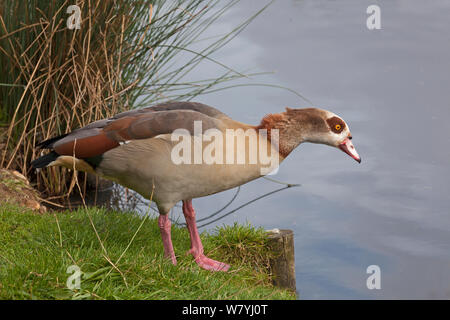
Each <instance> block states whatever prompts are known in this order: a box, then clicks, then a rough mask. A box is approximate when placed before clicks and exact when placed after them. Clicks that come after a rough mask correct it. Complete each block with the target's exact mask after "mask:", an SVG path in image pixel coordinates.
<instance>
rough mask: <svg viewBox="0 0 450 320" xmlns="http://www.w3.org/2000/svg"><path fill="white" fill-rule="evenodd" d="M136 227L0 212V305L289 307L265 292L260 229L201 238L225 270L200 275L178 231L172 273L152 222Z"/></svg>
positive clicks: (124, 217) (89, 213)
mask: <svg viewBox="0 0 450 320" xmlns="http://www.w3.org/2000/svg"><path fill="white" fill-rule="evenodd" d="M90 219H92V222H93V224H94V226H95V230H96V231H97V233H98V237H97V234H96V232H95V231H94V228H93V226H92V224H91V222H90V221H91V220H90ZM142 221H143V219H142V218H140V217H139V216H137V215H136V214H133V213H120V212H114V211H108V210H104V209H97V208H90V209H88V210H83V209H80V210H77V211H67V212H60V213H47V214H44V215H39V214H35V213H32V212H31V211H28V210H26V209H23V208H21V207H18V206H14V205H9V204H5V205H2V206H1V207H0V299H295V295H294V293H292V292H290V291H286V290H282V289H279V288H275V287H273V286H272V285H271V282H270V277H269V274H268V271H267V268H266V266H267V262H268V259H269V257H270V252H269V250H268V249H267V246H266V241H267V240H266V238H265V236H264V231H263V230H262V229H255V228H253V227H250V226H242V225H234V226H232V227H223V228H219V229H217V230H216V231H215V232H213V233H212V234H206V233H203V234H202V240H203V243H204V246H205V252H206V253H207V254H208V255H209V256H210V257H211V258H215V259H218V260H221V261H224V262H228V263H231V264H232V267H231V269H230V271H229V272H227V273H223V272H209V271H205V270H202V269H200V268H199V267H198V266H197V265H196V264H195V262H194V261H193V258H192V256H190V255H189V256H186V255H185V252H186V251H187V250H188V249H189V246H190V243H189V234H188V232H187V231H186V229H185V228H176V227H172V238H173V243H174V248H175V252H176V254H177V259H178V265H177V266H173V265H172V264H171V263H169V262H168V261H167V260H166V259H164V258H163V255H162V252H163V248H162V243H161V240H160V234H159V228H158V225H157V221H156V219H154V218H149V219H146V220H145V221H144V222H143V223H142ZM141 224H142V227H141V228H140V229H139V231H138V232H137V230H138V228H139V226H140V225H141ZM135 234H136V236H135V237H134V239H133V240H132V238H133V235H135ZM99 238H100V240H101V242H100V240H99ZM131 240H132V241H131ZM102 245H103V247H104V249H102ZM127 247H128V249H127ZM120 257H121V258H120ZM118 260H119V261H118ZM109 261H110V262H109ZM117 261H118V262H117ZM71 265H77V266H79V267H80V269H81V271H82V272H83V276H82V277H81V288H80V289H79V290H77V289H73V290H70V289H68V288H67V285H66V282H67V280H68V277H69V276H71V274H70V273H66V272H67V268H68V267H69V266H71ZM112 265H114V267H113V266H112Z"/></svg>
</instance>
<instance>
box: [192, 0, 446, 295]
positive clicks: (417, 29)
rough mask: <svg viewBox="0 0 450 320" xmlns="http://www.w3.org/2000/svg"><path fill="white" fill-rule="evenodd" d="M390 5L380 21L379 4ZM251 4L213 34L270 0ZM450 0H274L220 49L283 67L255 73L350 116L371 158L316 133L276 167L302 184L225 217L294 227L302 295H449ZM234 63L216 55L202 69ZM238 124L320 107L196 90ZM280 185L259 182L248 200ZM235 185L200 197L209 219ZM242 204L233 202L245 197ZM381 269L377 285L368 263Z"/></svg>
mask: <svg viewBox="0 0 450 320" xmlns="http://www.w3.org/2000/svg"><path fill="white" fill-rule="evenodd" d="M371 4H378V5H379V6H380V8H381V28H382V29H381V30H373V31H369V30H368V29H367V27H366V19H367V16H368V15H367V14H366V9H367V7H368V6H369V5H371ZM262 5H263V3H262V2H261V1H257V0H253V1H250V0H246V1H242V2H241V3H240V4H239V5H238V6H237V7H235V8H234V9H233V10H232V11H231V12H230V13H229V14H228V15H227V16H226V17H225V18H224V19H222V20H221V22H220V23H219V24H217V25H216V26H215V27H214V29H212V30H211V31H210V32H211V34H223V33H225V32H228V31H230V30H231V29H232V27H233V26H236V25H237V24H238V23H239V22H240V21H243V20H244V19H245V18H247V17H249V16H250V15H251V14H253V13H254V12H256V11H257V10H258V9H259V8H261V7H262ZM449 17H450V1H433V2H426V1H420V0H403V1H401V0H398V1H375V0H373V1H361V0H353V1H350V0H345V1H331V0H330V1H326V0H304V1H300V0H297V1H295V0H290V1H287V0H286V1H279V0H278V1H275V2H274V3H273V4H272V5H271V6H270V7H269V8H268V9H267V10H266V11H265V12H264V13H262V14H261V15H260V16H259V17H258V18H257V19H256V20H254V21H253V22H252V23H251V24H250V25H249V27H248V28H247V29H246V30H245V31H244V32H242V33H241V34H240V35H239V36H238V37H237V38H235V39H234V40H233V41H232V42H231V43H229V45H228V46H227V47H225V48H224V50H221V51H220V52H219V53H218V54H216V55H215V56H214V58H216V59H218V60H219V61H221V62H223V63H225V64H227V65H228V66H231V67H233V68H234V69H237V70H239V71H243V70H244V71H274V72H275V73H274V74H271V75H268V76H263V77H255V78H252V79H246V80H245V81H242V83H261V82H263V83H271V84H276V85H283V86H287V87H289V88H292V89H295V90H297V91H299V92H300V93H302V94H303V95H305V96H306V97H307V98H308V99H309V100H311V101H312V102H313V103H314V105H316V106H319V107H323V108H326V109H329V110H331V111H333V112H335V113H337V114H339V115H340V116H342V117H343V118H344V119H345V120H346V122H347V123H348V124H349V126H350V129H351V131H352V134H353V142H354V144H355V146H356V148H357V150H358V152H359V154H360V155H361V156H362V163H361V164H360V165H358V163H356V162H355V161H354V160H352V159H351V158H349V157H347V156H346V155H345V154H344V153H342V152H340V151H338V150H335V149H332V148H329V147H326V146H321V145H312V144H309V145H308V144H304V145H301V146H300V147H299V148H298V149H297V150H295V151H294V152H293V153H292V154H291V155H290V156H289V158H288V159H287V160H286V161H285V162H284V163H282V165H281V168H280V170H279V173H278V174H277V175H276V176H275V178H277V179H279V180H283V181H288V182H293V183H301V184H302V186H301V187H299V188H293V189H289V190H287V191H283V192H282V193H277V194H276V195H273V196H271V197H269V198H266V199H263V200H260V201H258V202H256V203H254V204H252V205H250V206H248V207H246V208H245V209H243V210H241V211H239V212H237V213H236V214H233V215H231V216H229V217H227V218H225V219H223V220H222V221H220V222H218V223H216V225H220V224H223V223H225V224H232V223H233V222H234V221H238V222H241V223H245V222H247V221H248V222H250V223H251V224H253V225H256V226H263V227H265V228H270V229H271V228H274V227H277V228H290V229H293V230H294V233H295V254H296V270H297V274H296V276H297V288H298V290H299V293H300V298H302V299H335V298H343V299H347V298H348V299H360V298H367V299H372V298H373V299H377V298H386V299H392V298H394V299H398V298H402V299H406V298H413V299H416V298H419V299H421V298H424V299H427V298H444V299H448V298H450V212H449V208H450V199H449V196H448V190H449V187H450V182H449V180H450V169H449V163H450V134H449V129H450V126H449V123H448V122H449V119H450V90H449V84H450V59H449V57H450V20H449ZM219 71H223V70H221V69H220V67H216V66H214V65H213V64H212V63H205V64H204V65H203V66H202V67H201V68H200V69H199V70H198V77H199V78H202V77H204V76H210V75H214V74H217V73H218V72H219ZM197 100H198V101H201V102H204V103H207V104H210V105H212V106H215V107H217V108H220V109H221V110H222V111H224V112H226V113H227V114H229V115H230V116H231V117H233V118H234V119H237V120H239V121H243V122H248V123H253V124H256V123H258V122H259V120H260V119H261V117H262V116H263V115H265V114H266V113H269V112H280V111H282V110H283V108H284V107H285V106H291V107H306V106H308V105H309V104H308V103H306V102H304V101H302V100H301V99H299V98H298V97H297V96H296V95H294V94H292V93H290V92H288V91H283V90H280V89H274V88H267V87H242V88H235V89H230V90H225V91H222V92H218V93H212V94H209V95H204V96H201V97H199V98H197ZM277 187H278V186H277V185H275V184H273V183H271V182H268V181H266V180H263V179H260V180H257V181H254V182H251V183H249V184H247V185H245V186H243V187H242V190H241V193H240V194H239V196H238V198H237V200H236V202H235V204H233V206H237V205H238V204H240V203H243V202H245V201H247V200H250V199H252V198H253V197H256V196H258V195H261V194H263V193H265V192H267V191H269V190H272V189H275V188H277ZM233 193H234V191H227V192H225V193H222V194H219V195H215V196H211V197H208V198H204V199H196V200H194V206H195V207H196V209H197V212H198V215H199V217H204V216H206V215H207V214H208V213H211V212H213V211H215V210H216V209H217V208H220V206H221V205H223V204H225V203H226V202H227V201H228V200H229V199H230V198H231V197H232V195H233ZM233 206H232V207H233ZM369 265H378V266H379V267H380V269H381V289H380V290H376V289H374V290H369V289H367V286H366V279H367V277H368V276H369V275H368V274H367V273H366V269H367V267H368V266H369Z"/></svg>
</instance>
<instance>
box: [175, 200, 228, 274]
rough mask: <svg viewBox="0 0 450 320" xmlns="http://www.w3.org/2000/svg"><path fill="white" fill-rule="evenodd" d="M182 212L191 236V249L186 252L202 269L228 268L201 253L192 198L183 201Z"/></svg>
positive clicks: (218, 269)
mask: <svg viewBox="0 0 450 320" xmlns="http://www.w3.org/2000/svg"><path fill="white" fill-rule="evenodd" d="M183 213H184V217H185V219H186V224H187V227H188V230H189V235H190V237H191V250H189V251H188V254H189V253H190V254H192V255H193V256H194V259H195V262H197V264H198V265H199V266H200V267H201V268H203V269H206V270H212V271H227V270H228V269H229V268H230V266H229V265H228V264H225V263H222V262H219V261H215V260H213V259H210V258H208V257H206V256H205V255H204V253H203V245H202V241H201V240H200V236H199V234H198V230H197V224H196V222H195V211H194V208H193V207H192V200H185V201H183Z"/></svg>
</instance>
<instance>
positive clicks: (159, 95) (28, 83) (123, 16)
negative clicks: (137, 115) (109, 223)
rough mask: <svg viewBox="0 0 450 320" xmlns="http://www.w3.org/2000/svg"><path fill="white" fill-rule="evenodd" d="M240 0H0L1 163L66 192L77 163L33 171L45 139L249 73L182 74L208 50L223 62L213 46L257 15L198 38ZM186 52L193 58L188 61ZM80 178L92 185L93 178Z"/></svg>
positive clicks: (54, 192)
mask: <svg viewBox="0 0 450 320" xmlns="http://www.w3.org/2000/svg"><path fill="white" fill-rule="evenodd" d="M236 2H237V1H218V0H209V1H205V0H178V1H165V0H134V1H112V0H111V1H94V0H77V1H74V0H72V1H69V0H55V1H47V0H26V1H25V0H24V1H13V0H6V1H2V2H0V124H2V125H3V127H4V128H5V129H4V133H3V136H2V137H0V138H1V139H0V143H1V144H3V150H1V149H2V148H0V151H1V155H0V167H5V168H14V169H18V170H20V171H21V172H22V173H24V174H26V175H28V176H29V177H30V178H31V179H32V180H33V181H36V184H37V187H38V188H39V189H40V190H41V191H44V192H45V194H46V195H47V196H48V197H49V198H50V199H53V198H56V197H62V196H67V195H68V194H70V192H71V191H72V190H73V189H74V186H75V181H76V179H75V177H74V173H73V172H69V171H68V170H65V169H60V168H50V169H49V170H42V171H40V172H38V173H36V172H33V170H31V168H30V166H29V162H30V160H32V159H34V158H36V157H37V156H39V154H38V153H39V152H40V151H39V150H37V149H36V148H35V145H36V143H37V142H39V141H41V140H43V139H47V138H50V137H52V136H55V135H60V134H64V133H66V132H69V131H71V130H73V129H75V128H78V127H81V126H84V125H86V124H88V123H90V122H92V121H95V120H98V119H101V118H104V117H108V116H111V115H113V114H115V113H118V112H121V111H123V110H128V109H131V108H137V107H141V106H144V105H149V104H151V103H156V102H159V101H165V100H175V99H183V100H190V99H192V98H193V97H195V96H197V95H199V94H201V93H203V92H205V91H206V90H210V89H211V88H212V87H214V86H216V85H217V84H219V83H223V82H224V81H231V80H234V79H237V78H240V77H243V76H244V75H243V74H241V73H239V72H236V71H234V70H231V69H230V68H228V67H226V66H223V65H222V66H223V67H224V72H223V74H221V75H218V76H217V78H215V79H201V80H198V81H195V82H192V81H190V82H189V81H187V82H186V81H185V80H184V79H186V77H187V76H188V75H189V74H190V73H191V72H192V71H194V70H195V67H196V66H197V65H198V64H199V63H200V62H201V61H203V60H205V59H208V60H210V61H213V62H216V63H219V62H217V61H215V60H213V59H212V58H211V57H210V56H211V54H212V53H214V52H215V51H216V50H218V49H220V48H221V47H222V46H223V45H225V44H226V43H227V42H228V41H229V40H230V39H232V37H233V36H235V35H236V34H238V33H239V32H240V31H241V30H242V29H243V28H244V27H245V26H246V25H247V24H248V23H249V22H250V21H251V19H253V18H254V16H252V17H250V18H249V19H248V20H247V21H244V22H243V23H242V24H240V25H239V26H236V28H235V29H234V30H232V31H231V32H230V33H228V34H226V35H223V36H220V37H216V38H209V39H207V40H203V41H201V42H199V41H198V40H199V36H200V35H202V34H203V33H204V32H205V31H206V30H207V29H208V27H209V26H211V25H212V24H213V23H214V22H215V21H216V20H217V19H219V18H220V17H221V16H222V15H223V14H224V13H225V12H227V11H228V10H229V9H230V8H231V7H232V6H233V5H234V4H235V3H236ZM72 4H76V5H78V6H79V8H80V13H81V14H80V18H81V20H80V29H69V28H68V26H67V20H68V18H69V17H70V15H71V14H69V13H67V12H66V10H67V8H68V7H69V5H72ZM199 43H201V45H200V46H199ZM193 44H195V48H196V49H195V50H194V49H193V48H194V47H193V46H192V45H193ZM199 47H200V49H199ZM186 53H187V54H188V55H189V56H190V58H189V59H180V61H183V62H181V63H180V62H179V61H178V57H179V56H180V54H184V55H185V56H186ZM219 64H220V63H219ZM78 180H79V181H84V185H83V186H85V185H86V179H84V180H80V179H78Z"/></svg>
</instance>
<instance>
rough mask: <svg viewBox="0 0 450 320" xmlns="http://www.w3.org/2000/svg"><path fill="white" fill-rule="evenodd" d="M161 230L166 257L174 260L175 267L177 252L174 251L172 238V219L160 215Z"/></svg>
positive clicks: (159, 224) (165, 215)
mask: <svg viewBox="0 0 450 320" xmlns="http://www.w3.org/2000/svg"><path fill="white" fill-rule="evenodd" d="M158 226H159V230H160V231H161V238H162V241H163V246H164V256H165V257H166V258H169V259H170V260H172V263H173V264H174V265H176V264H177V258H175V252H174V251H173V245H172V239H171V237H170V227H171V223H170V219H169V216H168V215H167V214H160V215H159V219H158Z"/></svg>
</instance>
